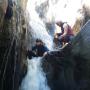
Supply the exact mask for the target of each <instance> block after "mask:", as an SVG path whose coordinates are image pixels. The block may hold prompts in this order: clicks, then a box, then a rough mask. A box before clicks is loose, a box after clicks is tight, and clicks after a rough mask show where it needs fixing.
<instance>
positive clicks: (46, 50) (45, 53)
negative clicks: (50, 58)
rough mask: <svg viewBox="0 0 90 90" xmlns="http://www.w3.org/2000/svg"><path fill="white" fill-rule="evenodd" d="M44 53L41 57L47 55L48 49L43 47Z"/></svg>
mask: <svg viewBox="0 0 90 90" xmlns="http://www.w3.org/2000/svg"><path fill="white" fill-rule="evenodd" d="M44 51H45V52H44V54H43V56H45V55H47V54H48V51H49V49H48V48H47V47H46V46H45V47H44Z"/></svg>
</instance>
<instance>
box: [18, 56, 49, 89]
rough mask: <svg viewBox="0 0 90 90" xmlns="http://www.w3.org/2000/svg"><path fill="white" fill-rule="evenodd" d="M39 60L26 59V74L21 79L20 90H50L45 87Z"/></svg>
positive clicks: (43, 74)
mask: <svg viewBox="0 0 90 90" xmlns="http://www.w3.org/2000/svg"><path fill="white" fill-rule="evenodd" d="M41 60H42V59H41V58H40V57H39V58H33V59H32V60H29V59H28V72H27V75H26V77H25V78H24V79H23V82H22V85H21V88H20V90H50V88H49V87H48V86H47V82H46V78H45V73H44V72H43V71H42V68H41V65H42V64H41Z"/></svg>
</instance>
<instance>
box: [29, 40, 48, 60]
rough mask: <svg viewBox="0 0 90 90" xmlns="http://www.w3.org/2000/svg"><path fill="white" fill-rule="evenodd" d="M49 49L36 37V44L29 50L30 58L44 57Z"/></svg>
mask: <svg viewBox="0 0 90 90" xmlns="http://www.w3.org/2000/svg"><path fill="white" fill-rule="evenodd" d="M48 51H49V49H48V48H47V47H46V46H45V44H44V43H43V42H42V40H40V39H36V44H35V46H34V47H32V50H29V51H28V52H27V56H28V58H29V59H31V58H32V57H43V56H45V55H46V54H47V52H48Z"/></svg>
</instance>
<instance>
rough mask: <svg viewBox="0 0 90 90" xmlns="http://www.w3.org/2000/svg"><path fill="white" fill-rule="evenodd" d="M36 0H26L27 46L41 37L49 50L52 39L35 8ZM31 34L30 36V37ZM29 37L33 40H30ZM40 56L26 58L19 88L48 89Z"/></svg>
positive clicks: (29, 89)
mask: <svg viewBox="0 0 90 90" xmlns="http://www.w3.org/2000/svg"><path fill="white" fill-rule="evenodd" d="M35 3H36V0H28V2H27V7H26V17H27V22H28V33H27V35H28V39H30V40H29V42H28V47H31V46H32V45H33V44H34V41H35V39H37V38H39V39H41V40H42V41H43V42H44V43H45V45H46V46H47V47H48V48H49V50H52V49H53V39H52V37H51V36H50V35H49V34H48V32H47V30H46V27H45V24H44V22H43V20H42V19H41V18H40V17H39V14H38V13H37V12H36V10H35ZM30 35H31V37H30ZM31 39H33V41H32V42H31ZM41 61H42V58H40V57H38V58H32V59H31V60H29V59H27V62H28V69H27V74H26V76H25V78H24V79H23V81H22V83H21V86H20V90H50V88H49V86H48V85H47V80H46V76H45V73H44V72H43V70H42V67H41V65H42V62H41Z"/></svg>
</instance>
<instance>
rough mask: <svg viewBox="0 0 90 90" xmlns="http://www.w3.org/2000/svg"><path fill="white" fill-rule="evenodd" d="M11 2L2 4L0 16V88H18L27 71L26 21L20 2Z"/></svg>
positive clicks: (13, 89)
mask: <svg viewBox="0 0 90 90" xmlns="http://www.w3.org/2000/svg"><path fill="white" fill-rule="evenodd" d="M3 1H5V0H3ZM3 1H2V2H3ZM0 2H1V1H0ZM11 3H12V0H10V2H8V5H7V8H5V9H4V7H3V6H2V7H3V9H4V10H6V12H5V13H4V11H3V14H2V17H3V18H2V17H1V18H0V21H1V20H2V19H3V22H1V24H2V27H1V28H0V90H18V89H19V86H20V83H21V80H22V78H23V77H24V75H25V73H26V71H27V65H26V64H27V63H26V43H25V41H26V32H27V27H26V21H25V17H24V13H22V12H23V9H22V8H21V4H20V3H19V4H18V5H17V4H16V3H12V4H11ZM3 4H5V3H4V2H3ZM22 7H23V6H22ZM3 9H2V10H3ZM1 12H2V11H0V14H1Z"/></svg>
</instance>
